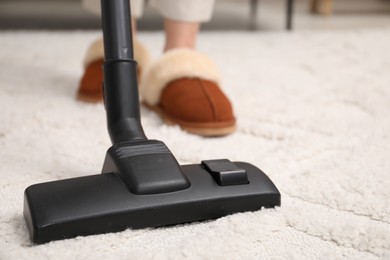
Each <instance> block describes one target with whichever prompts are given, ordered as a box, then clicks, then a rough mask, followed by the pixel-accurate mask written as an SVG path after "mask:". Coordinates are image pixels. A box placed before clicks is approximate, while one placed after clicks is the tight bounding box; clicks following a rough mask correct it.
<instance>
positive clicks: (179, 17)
mask: <svg viewBox="0 0 390 260" xmlns="http://www.w3.org/2000/svg"><path fill="white" fill-rule="evenodd" d="M214 4H215V0H202V1H199V0H185V1H183V0H151V5H152V6H153V7H155V8H156V9H157V10H158V12H160V13H161V15H162V16H163V17H164V29H165V37H166V39H165V47H164V51H168V50H171V49H175V48H189V49H195V46H196V36H197V34H198V32H199V28H200V23H202V22H207V21H209V20H210V19H211V16H212V13H213V8H214Z"/></svg>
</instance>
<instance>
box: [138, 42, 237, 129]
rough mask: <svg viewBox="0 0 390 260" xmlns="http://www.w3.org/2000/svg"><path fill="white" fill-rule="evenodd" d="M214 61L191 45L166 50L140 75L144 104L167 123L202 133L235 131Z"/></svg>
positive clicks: (230, 108) (228, 104)
mask: <svg viewBox="0 0 390 260" xmlns="http://www.w3.org/2000/svg"><path fill="white" fill-rule="evenodd" d="M218 82H219V72H218V69H217V67H216V65H215V64H214V62H213V61H212V60H211V59H210V58H208V57H207V56H205V55H202V54H200V53H198V52H196V51H194V50H190V49H175V50H170V51H168V52H166V53H165V54H164V55H163V56H162V57H161V58H160V59H159V60H158V61H157V62H155V63H154V64H153V65H152V66H151V67H150V69H148V70H147V71H146V73H145V74H144V75H143V77H142V84H141V88H140V90H141V95H142V97H143V101H144V104H145V105H146V106H147V107H148V108H150V109H152V110H154V111H156V112H157V113H158V114H159V115H160V116H161V117H162V118H163V120H164V121H165V122H166V123H168V124H177V125H179V126H180V127H181V128H182V129H183V130H185V131H187V132H189V133H193V134H197V135H201V136H222V135H227V134H230V133H232V132H234V131H235V129H236V120H235V118H234V115H233V108H232V105H231V103H230V101H229V99H228V98H227V97H226V95H225V94H224V93H223V92H222V90H221V89H220V87H219V83H218Z"/></svg>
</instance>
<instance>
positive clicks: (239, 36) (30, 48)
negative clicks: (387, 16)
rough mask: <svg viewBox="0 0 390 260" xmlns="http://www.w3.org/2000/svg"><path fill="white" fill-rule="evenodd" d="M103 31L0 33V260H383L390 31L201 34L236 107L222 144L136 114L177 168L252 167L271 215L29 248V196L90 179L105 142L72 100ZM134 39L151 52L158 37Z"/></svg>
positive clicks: (87, 110) (90, 113)
mask: <svg viewBox="0 0 390 260" xmlns="http://www.w3.org/2000/svg"><path fill="white" fill-rule="evenodd" d="M98 36H99V33H98V32H81V31H78V32H63V33H57V32H2V33H0V68H1V69H0V202H1V210H0V237H1V239H0V259H182V258H190V259H238V258H241V259H300V260H301V259H340V258H349V259H386V258H387V259H389V258H390V253H389V252H390V188H389V187H390V177H389V173H390V116H389V115H390V114H389V113H390V112H389V111H390V50H389V46H390V28H387V29H386V28H385V29H375V30H361V31H328V32H294V33H245V32H243V33H239V32H237V33H236V32H233V33H218V32H214V33H204V34H201V35H200V38H199V49H200V50H201V51H203V52H205V53H208V54H209V55H210V56H211V57H212V58H214V59H215V60H216V62H217V63H218V64H219V66H220V69H221V72H222V77H223V82H222V84H223V85H224V88H225V90H226V92H227V93H228V95H229V96H230V97H231V98H232V101H233V103H234V106H235V111H236V116H237V118H238V131H237V132H236V133H235V134H233V135H231V136H228V137H224V138H200V137H197V136H192V135H189V134H186V133H185V132H182V131H181V130H180V129H179V128H177V127H171V126H166V125H164V124H163V123H162V121H161V120H160V119H159V118H158V117H157V116H156V115H155V114H153V113H152V112H150V111H147V110H146V109H145V108H143V109H142V121H143V124H144V128H145V131H146V134H147V135H148V137H149V138H151V139H152V138H155V139H160V140H163V141H164V142H165V143H166V144H167V145H168V147H170V149H171V150H172V152H173V153H174V154H175V155H176V156H177V158H178V160H179V161H180V163H183V164H184V163H199V162H200V161H201V160H202V159H211V158H229V159H231V160H235V161H248V162H250V163H253V164H255V165H257V166H258V167H260V168H261V169H262V170H263V171H265V172H266V173H267V174H268V175H269V176H270V177H271V179H272V180H273V181H274V182H275V184H276V185H277V187H278V188H279V189H280V192H281V193H282V206H281V207H280V208H277V209H269V210H262V211H258V212H251V213H243V214H235V215H232V216H228V217H224V218H221V219H218V220H215V221H207V222H200V223H193V224H186V225H179V226H173V227H165V228H157V229H144V230H136V231H134V230H126V231H124V232H120V233H114V234H105V235H97V236H90V237H78V238H76V239H69V240H65V241H57V242H52V243H49V244H45V245H38V246H36V245H33V244H31V242H30V240H29V237H28V230H27V227H26V225H25V223H24V219H23V215H22V209H23V191H24V189H25V188H26V187H27V186H29V185H31V184H34V183H38V182H45V181H51V180H57V179H65V178H71V177H78V176H82V175H87V174H97V173H99V172H100V170H101V167H102V163H103V159H104V155H105V151H106V149H107V148H108V147H109V145H110V141H109V138H108V134H107V130H106V125H105V111H104V106H103V105H102V104H96V105H91V104H84V103H80V102H77V101H76V100H75V92H76V89H77V85H78V81H79V78H80V76H81V73H82V66H81V64H82V59H83V56H84V53H85V50H86V48H87V46H88V45H89V44H90V42H91V41H92V40H94V39H95V38H96V37H98ZM140 41H142V42H144V43H145V44H146V45H147V46H148V47H149V48H150V50H151V51H152V54H153V55H154V57H157V55H158V53H159V51H160V50H161V49H162V44H163V35H162V34H161V33H142V34H141V35H140Z"/></svg>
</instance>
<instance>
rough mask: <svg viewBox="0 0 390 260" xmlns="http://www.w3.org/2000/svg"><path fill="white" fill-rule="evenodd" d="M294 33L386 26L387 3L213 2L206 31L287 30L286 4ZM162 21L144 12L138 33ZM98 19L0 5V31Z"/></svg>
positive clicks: (65, 7)
mask: <svg viewBox="0 0 390 260" xmlns="http://www.w3.org/2000/svg"><path fill="white" fill-rule="evenodd" d="M289 2H290V3H292V4H293V6H294V8H293V11H292V12H291V14H292V21H293V22H292V26H293V29H294V30H307V29H348V28H367V27H381V26H386V25H390V0H217V1H216V9H215V13H214V16H213V19H212V21H211V22H210V23H207V24H205V25H204V26H203V29H205V30H261V31H267V30H285V29H286V27H287V20H288V13H289V12H288V10H289V8H288V3H289ZM161 26H162V25H161V17H160V16H159V15H158V14H157V13H156V12H155V11H154V10H153V9H152V8H150V7H146V9H145V13H144V16H143V19H141V20H140V22H139V28H140V29H141V30H149V31H153V30H160V29H161V28H162V27H161ZM99 28H100V20H99V17H97V16H95V15H93V14H91V13H88V12H87V11H85V10H84V9H83V8H82V6H81V2H80V0H0V29H2V30H13V29H24V30H42V29H49V30H74V29H99Z"/></svg>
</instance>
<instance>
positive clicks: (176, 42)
mask: <svg viewBox="0 0 390 260" xmlns="http://www.w3.org/2000/svg"><path fill="white" fill-rule="evenodd" d="M199 28H200V23H199V22H182V21H175V20H171V19H168V18H165V19H164V29H165V37H166V39H165V47H164V51H169V50H171V49H175V48H188V49H195V45H196V36H197V35H198V32H199Z"/></svg>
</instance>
